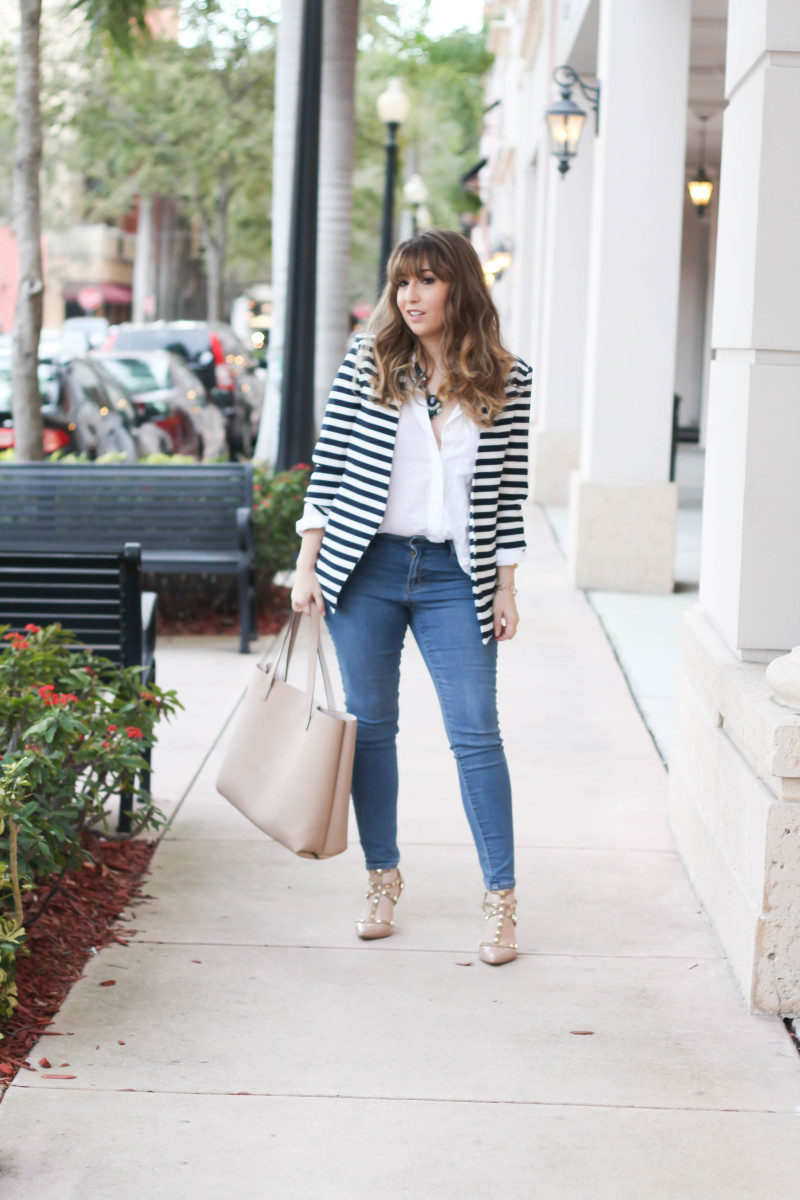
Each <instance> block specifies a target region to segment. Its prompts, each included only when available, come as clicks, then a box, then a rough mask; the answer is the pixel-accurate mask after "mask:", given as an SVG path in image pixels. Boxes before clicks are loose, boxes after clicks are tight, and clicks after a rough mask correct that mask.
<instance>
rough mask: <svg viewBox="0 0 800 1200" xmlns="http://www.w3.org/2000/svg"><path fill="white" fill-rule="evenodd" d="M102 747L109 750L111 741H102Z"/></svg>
mask: <svg viewBox="0 0 800 1200" xmlns="http://www.w3.org/2000/svg"><path fill="white" fill-rule="evenodd" d="M103 749H104V750H110V749H111V742H103Z"/></svg>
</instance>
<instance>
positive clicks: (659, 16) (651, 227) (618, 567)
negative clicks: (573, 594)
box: [568, 0, 691, 592]
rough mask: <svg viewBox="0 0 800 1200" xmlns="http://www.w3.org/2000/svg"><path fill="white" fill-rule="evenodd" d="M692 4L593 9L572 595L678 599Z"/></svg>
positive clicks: (664, 0)
mask: <svg viewBox="0 0 800 1200" xmlns="http://www.w3.org/2000/svg"><path fill="white" fill-rule="evenodd" d="M690 25H691V5H690V0H600V27H599V40H598V66H597V76H598V79H599V81H600V85H601V96H600V134H599V137H598V138H597V140H596V142H595V155H594V164H593V179H592V225H591V243H590V245H591V251H590V261H589V286H588V308H587V337H586V364H585V376H584V406H583V422H582V433H581V462H580V470H579V472H577V473H575V474H573V476H572V479H571V485H570V548H569V555H568V557H569V564H570V570H571V575H572V579H573V582H574V583H575V584H576V585H577V586H578V587H584V588H606V589H610V590H614V591H642V592H666V591H671V590H672V585H673V564H674V553H675V528H676V520H677V502H678V494H677V487H676V486H675V485H674V484H670V483H669V482H668V480H669V450H670V437H671V424H672V396H673V386H674V374H675V337H676V328H677V305H678V283H679V271H680V252H681V225H682V214H683V181H684V158H685V142H686V102H687V86H688V69H689V33H690Z"/></svg>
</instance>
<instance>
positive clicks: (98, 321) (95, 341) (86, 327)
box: [61, 317, 111, 351]
mask: <svg viewBox="0 0 800 1200" xmlns="http://www.w3.org/2000/svg"><path fill="white" fill-rule="evenodd" d="M110 328H111V322H110V321H109V319H108V317H67V318H66V319H65V321H64V323H63V324H62V326H61V331H62V334H64V335H66V336H68V337H69V336H77V337H80V338H81V340H82V341H83V346H82V347H81V349H82V350H83V351H86V350H92V349H94V347H95V346H102V344H103V342H104V341H105V340H106V338H107V337H108V331H109V329H110Z"/></svg>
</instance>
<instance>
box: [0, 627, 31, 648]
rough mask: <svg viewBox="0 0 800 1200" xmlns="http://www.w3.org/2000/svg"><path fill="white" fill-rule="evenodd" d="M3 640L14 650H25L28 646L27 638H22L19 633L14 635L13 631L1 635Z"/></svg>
mask: <svg viewBox="0 0 800 1200" xmlns="http://www.w3.org/2000/svg"><path fill="white" fill-rule="evenodd" d="M3 640H4V641H6V642H11V644H12V646H13V647H14V649H15V650H27V649H28V648H29V646H30V642H29V641H28V639H27V638H24V637H23V636H22V634H21V633H14V631H13V630H9V632H8V633H5V634H3Z"/></svg>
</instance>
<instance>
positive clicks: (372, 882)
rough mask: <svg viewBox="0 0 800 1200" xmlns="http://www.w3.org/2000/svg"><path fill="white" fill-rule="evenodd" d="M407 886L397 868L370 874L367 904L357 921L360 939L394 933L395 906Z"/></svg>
mask: <svg viewBox="0 0 800 1200" xmlns="http://www.w3.org/2000/svg"><path fill="white" fill-rule="evenodd" d="M404 887H405V884H404V882H403V877H402V875H401V874H400V871H399V870H398V868H397V867H378V868H377V870H374V871H370V872H369V891H367V892H366V893H365V895H366V899H367V904H366V907H365V908H364V911H363V913H362V915H361V916H360V917H359V918H358V919H357V920H356V932H357V933H358V936H359V937H360V938H382V937H388V936H389V934H390V933H394V906H395V904H397V901H398V900H399V898H400V893H401V892H402V890H403V888H404Z"/></svg>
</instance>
